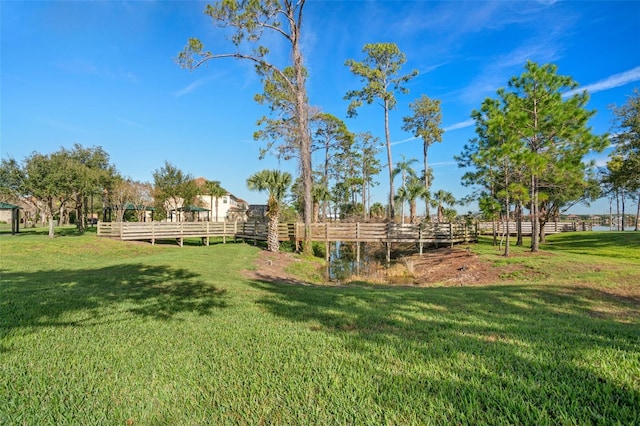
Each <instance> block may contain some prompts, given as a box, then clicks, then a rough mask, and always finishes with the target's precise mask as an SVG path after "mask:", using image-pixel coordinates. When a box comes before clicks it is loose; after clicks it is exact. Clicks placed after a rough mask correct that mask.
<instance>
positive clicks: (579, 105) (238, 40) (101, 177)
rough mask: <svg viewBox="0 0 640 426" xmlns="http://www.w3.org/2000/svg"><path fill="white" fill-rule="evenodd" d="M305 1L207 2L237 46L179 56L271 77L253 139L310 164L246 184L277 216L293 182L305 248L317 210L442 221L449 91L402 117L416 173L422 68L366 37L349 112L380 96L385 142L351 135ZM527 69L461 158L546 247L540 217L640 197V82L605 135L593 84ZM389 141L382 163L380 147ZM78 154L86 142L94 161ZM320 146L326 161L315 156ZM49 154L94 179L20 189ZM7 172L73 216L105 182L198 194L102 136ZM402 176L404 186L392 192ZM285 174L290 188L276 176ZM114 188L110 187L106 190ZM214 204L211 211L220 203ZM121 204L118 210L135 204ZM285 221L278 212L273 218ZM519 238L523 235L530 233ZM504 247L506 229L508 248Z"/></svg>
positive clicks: (324, 216)
mask: <svg viewBox="0 0 640 426" xmlns="http://www.w3.org/2000/svg"><path fill="white" fill-rule="evenodd" d="M304 5H305V1H304V0H297V1H291V0H263V1H252V0H228V1H224V2H219V3H216V4H213V5H208V6H207V7H206V9H205V13H206V14H207V15H208V16H209V17H210V18H211V22H212V23H213V25H215V26H217V27H220V28H223V29H225V31H226V34H227V35H228V38H229V41H230V42H231V45H232V46H233V49H232V50H231V51H230V52H229V53H224V52H222V53H218V52H210V51H208V50H206V49H205V46H204V44H203V43H202V42H201V41H200V39H198V38H190V39H189V40H188V42H187V45H186V46H185V48H184V49H183V50H182V51H181V52H179V53H178V55H177V57H176V58H175V61H176V63H177V64H178V65H180V66H181V67H184V68H186V69H189V70H196V69H198V68H199V67H200V66H201V65H203V64H205V63H207V62H208V61H210V60H217V59H223V58H233V59H238V60H242V61H248V62H250V63H253V64H254V66H255V71H256V73H257V75H258V76H259V77H260V78H261V81H262V93H258V94H256V95H255V98H254V99H255V101H256V102H258V103H259V104H262V105H265V106H267V107H268V109H269V114H268V115H266V116H264V117H261V118H259V119H258V121H257V123H256V127H257V130H256V131H255V133H254V138H255V139H256V140H260V141H262V142H263V143H264V147H263V148H262V149H261V150H260V156H261V157H263V156H265V155H275V156H277V157H278V158H280V159H281V160H283V161H295V162H297V164H298V170H299V171H300V173H299V176H297V177H296V178H295V179H293V178H291V179H289V178H287V177H286V176H285V175H284V174H283V173H280V175H279V176H272V175H275V174H277V173H275V172H277V171H263V172H259V173H257V174H256V175H254V176H252V177H250V178H249V179H248V182H247V183H248V186H249V187H250V188H252V189H256V190H264V191H267V192H268V193H269V194H270V199H269V202H268V205H269V209H270V214H271V215H272V216H271V217H276V218H277V216H278V215H279V214H280V210H281V209H280V207H278V208H276V205H277V206H280V205H281V203H282V201H283V199H282V198H281V197H279V196H277V197H276V200H277V201H278V202H277V203H276V202H275V201H273V200H271V194H275V195H281V194H283V193H285V192H286V190H288V188H289V186H291V187H292V193H293V195H292V200H291V204H292V205H293V206H294V208H296V209H297V210H298V211H299V212H300V213H301V216H302V218H303V220H304V223H305V244H303V248H304V250H310V248H311V244H310V224H311V223H312V222H313V221H318V220H328V219H329V218H337V217H338V216H342V217H344V216H352V217H361V218H362V219H364V220H367V219H371V218H376V219H386V220H396V218H395V215H396V214H397V213H400V214H401V221H402V222H404V221H405V206H408V207H409V209H408V213H409V221H410V222H412V223H416V222H417V221H418V218H417V202H418V201H419V200H423V201H424V202H425V216H426V219H427V220H430V216H431V212H430V208H434V209H436V211H435V213H436V216H435V220H438V221H445V220H453V219H454V218H455V216H456V211H455V209H454V208H453V207H454V205H455V204H456V200H455V198H454V197H453V195H452V194H451V193H448V192H446V191H443V190H432V184H433V171H432V170H431V168H430V167H429V163H428V151H429V148H430V146H432V145H433V144H434V143H437V142H441V141H442V135H443V132H444V131H443V129H442V128H441V103H440V101H439V100H434V99H431V98H429V97H428V96H427V95H425V94H422V95H420V96H419V97H418V98H417V99H416V100H415V101H413V102H411V103H410V104H409V107H410V110H411V114H410V115H409V116H406V117H403V126H402V129H403V130H404V131H407V132H411V133H412V134H413V136H414V137H415V138H417V139H420V140H421V141H422V148H423V150H422V151H423V152H422V157H423V158H422V170H421V171H420V172H417V171H416V170H415V169H414V168H413V166H412V165H413V164H414V163H417V162H418V160H417V159H415V158H410V159H407V158H404V157H403V158H402V159H401V160H400V161H397V162H395V163H394V161H393V155H392V154H393V153H392V143H391V137H390V128H389V114H390V112H391V111H393V110H394V109H395V108H396V106H397V100H396V95H397V94H405V93H408V90H407V89H406V87H405V86H406V83H407V82H409V81H410V80H411V79H413V78H415V77H416V76H417V75H418V72H417V71H416V70H411V71H409V72H403V71H402V67H403V65H404V64H405V62H406V57H405V55H404V54H403V52H402V51H401V50H400V49H399V48H398V46H397V45H395V44H394V43H369V44H366V45H365V46H364V47H363V49H362V53H363V58H362V59H361V60H359V61H358V60H355V59H348V60H346V62H345V66H347V67H348V68H349V70H350V71H351V72H352V73H353V75H354V76H355V77H357V78H359V80H360V83H361V86H360V87H359V88H355V89H352V90H349V91H348V92H347V93H346V94H345V96H344V98H345V100H348V101H350V103H349V105H348V108H347V111H346V115H347V117H349V118H355V117H357V112H358V110H359V109H360V108H363V107H364V106H365V105H370V104H376V105H378V106H380V107H381V109H382V119H381V124H382V126H381V127H383V129H384V141H382V142H381V141H380V140H379V139H378V138H377V137H375V136H374V133H373V132H372V131H367V132H363V133H360V134H354V133H352V132H350V131H349V130H348V126H347V124H346V123H345V122H344V121H343V120H341V119H339V118H338V117H336V116H335V115H332V114H330V113H327V112H324V111H322V109H321V108H319V107H317V106H312V105H311V103H310V101H309V99H308V96H307V89H306V81H307V78H308V70H307V69H306V68H305V66H304V57H303V53H302V50H301V48H300V40H301V35H302V31H303V25H302V23H303V9H304ZM267 33H270V34H271V35H275V36H277V37H281V38H282V39H284V40H285V41H286V43H287V45H288V46H289V53H290V55H289V60H288V61H286V62H285V63H284V64H275V63H274V62H271V61H270V59H269V46H268V45H266V43H267V41H266V40H268V41H270V42H273V40H274V38H273V37H264V34H267ZM263 38H264V40H265V42H263ZM524 68H525V69H524V72H523V73H522V74H521V75H520V76H515V77H513V78H512V79H511V80H509V81H508V83H507V87H506V88H503V89H500V90H498V91H497V92H496V97H495V98H487V99H486V100H485V101H484V102H483V103H482V104H481V106H480V108H479V109H477V110H474V111H473V112H472V118H473V120H474V122H475V130H476V137H475V138H473V139H472V140H470V141H469V143H468V144H467V145H466V146H465V148H464V150H463V152H462V153H460V154H459V155H457V156H456V157H455V158H456V160H457V161H458V164H459V166H460V167H464V168H467V169H469V171H467V172H466V173H465V175H464V177H463V184H464V185H467V186H470V187H473V188H474V189H475V190H474V192H473V193H472V194H471V195H470V196H469V197H467V198H466V199H465V200H462V201H463V202H466V201H469V200H472V199H473V200H476V201H477V202H478V205H479V207H480V210H481V212H482V214H483V215H484V217H486V218H490V219H491V220H494V221H498V220H503V221H506V222H507V223H509V220H510V219H513V220H515V221H516V222H517V223H521V221H522V220H523V218H524V217H525V214H524V212H525V210H526V211H528V213H529V214H528V216H529V220H530V221H531V224H532V228H533V230H534V236H535V237H534V238H532V243H531V249H532V251H538V249H539V244H540V243H541V242H544V223H545V222H547V221H549V220H553V219H554V218H557V217H558V215H559V213H560V212H562V211H564V210H566V209H567V208H568V207H570V206H571V205H574V204H575V203H577V202H585V201H589V200H593V199H595V198H598V197H600V196H602V195H603V194H605V195H610V197H611V199H612V200H613V199H614V198H615V199H616V200H618V201H617V203H618V204H620V203H622V206H623V207H622V208H623V211H624V200H625V199H630V198H631V199H636V198H638V201H639V204H638V209H640V197H639V195H638V192H639V191H640V188H639V186H640V185H639V183H638V176H640V166H639V165H638V150H639V148H638V130H637V126H638V92H637V90H636V91H635V92H634V93H633V95H632V96H630V98H629V100H628V102H627V103H626V104H625V105H624V106H623V107H619V108H615V109H614V115H615V117H616V120H617V121H616V128H615V132H614V133H613V134H612V135H595V134H594V133H593V131H592V129H591V128H590V127H589V126H588V121H589V119H590V118H591V117H592V116H593V115H594V114H595V111H589V110H588V109H587V108H586V106H587V102H588V99H589V95H588V93H587V92H586V91H579V90H578V88H577V83H576V82H575V81H574V80H573V79H572V78H571V77H569V76H563V75H559V74H558V73H557V67H556V66H555V65H553V64H543V65H539V64H537V63H534V62H527V63H526V64H525V67H524ZM611 143H613V144H615V146H616V148H615V151H614V155H613V157H612V158H611V161H610V162H609V163H608V164H607V167H606V168H602V169H601V170H600V171H597V170H596V168H595V167H594V164H593V163H590V162H586V161H584V158H585V155H586V154H588V153H590V152H600V151H602V150H603V149H605V148H606V147H607V146H608V145H609V144H611ZM383 148H385V151H386V164H382V162H381V161H380V160H379V159H378V158H379V155H378V154H379V152H380V151H381V150H382V149H383ZM82 152H85V154H84V156H85V157H86V158H85V159H84V160H82V159H81V157H83V154H82ZM94 157H95V158H94ZM65 158H66V160H65ZM312 158H316V159H319V161H318V162H317V163H318V164H316V165H315V167H314V165H313V162H312ZM89 159H91V161H89ZM100 159H101V161H102V162H100V161H99V160H100ZM45 160H46V161H50V162H51V167H53V168H54V169H58V170H65V169H64V168H59V166H58V164H59V163H60V162H64V161H71V162H74V163H73V164H74V165H73V167H71V168H69V169H68V170H69V171H71V170H79V172H78V173H86V174H87V175H86V176H87V177H86V181H87V182H88V183H86V185H85V184H82V185H80V184H75V186H74V185H68V184H60V185H59V188H58V189H56V191H58V192H56V193H55V194H54V192H52V191H51V190H50V189H47V190H45V191H44V192H40V191H41V190H40V189H36V188H35V187H33V186H32V187H30V188H29V189H27V187H28V185H27V186H26V187H23V188H21V189H19V190H18V189H16V188H17V187H18V186H19V185H18V184H17V183H15V182H19V181H20V177H21V175H24V178H25V179H24V182H32V183H33V182H36V181H38V180H37V179H35V178H34V179H32V178H30V175H31V174H33V175H34V176H36V175H37V174H38V173H39V172H38V168H37V167H36V165H37V164H38V162H40V163H42V161H45ZM83 161H85V162H83ZM105 161H106V163H105ZM54 164H55V165H54ZM78 164H81V165H82V166H78ZM383 168H386V170H387V174H388V185H389V189H388V199H387V200H386V202H385V204H382V203H379V202H375V203H372V199H371V195H370V194H371V188H372V187H374V186H376V185H378V184H379V182H378V181H377V177H378V175H379V174H380V173H382V170H383ZM85 169H86V170H85ZM2 173H3V175H2V187H3V188H4V189H3V191H4V192H5V193H6V192H8V193H11V192H12V191H14V193H20V192H21V193H22V194H27V193H29V194H30V196H32V197H34V198H35V199H38V200H39V201H38V202H39V203H40V204H41V205H42V206H41V207H42V211H44V212H45V214H46V215H47V216H49V217H51V218H52V217H53V215H54V212H53V208H54V205H55V206H57V208H59V209H62V207H61V206H62V205H65V206H73V209H74V210H75V211H76V215H77V217H78V218H82V215H83V207H86V200H85V199H86V197H87V194H95V193H96V192H99V191H100V190H102V191H103V192H102V194H103V195H104V194H109V197H112V200H106V199H105V202H106V201H110V202H113V201H115V205H121V204H122V203H123V202H124V200H125V199H130V200H134V202H131V204H132V205H134V206H136V208H137V207H140V208H145V206H148V205H150V203H151V202H152V200H154V201H153V202H154V203H155V204H154V205H155V207H156V208H157V209H158V211H157V212H156V214H157V215H161V214H162V212H163V209H166V208H167V207H166V206H172V205H173V206H174V207H175V206H177V205H178V204H179V202H181V201H182V202H184V201H185V200H191V199H193V196H194V194H195V192H198V191H200V192H202V189H198V188H196V187H194V186H193V184H192V181H193V178H192V177H191V176H190V175H188V174H186V173H184V172H182V171H180V170H178V169H177V168H175V166H173V165H171V164H169V163H165V165H164V167H162V168H161V169H159V170H156V171H155V172H154V174H153V176H154V185H153V186H151V185H150V184H145V183H140V182H133V181H131V180H130V179H124V178H121V177H117V174H116V173H115V168H113V166H111V165H109V164H108V155H106V153H105V152H104V150H102V148H99V147H98V148H83V147H81V146H79V145H76V146H75V147H74V149H73V150H65V149H62V150H61V151H60V152H56V153H54V154H50V155H49V156H43V155H42V154H36V153H34V154H33V155H32V156H30V157H29V158H27V159H26V160H25V162H24V167H21V165H20V164H19V163H17V162H15V161H14V160H7V161H5V160H3V164H2ZM260 173H262V174H260ZM63 174H64V173H63ZM258 175H259V176H258ZM270 175H271V176H270ZM79 176H80V175H79ZM269 176H270V177H269ZM258 177H260V178H261V179H264V180H265V182H271V184H273V185H275V183H276V182H277V183H278V184H277V185H276V187H271V186H270V185H271V184H267V183H265V184H258V183H257V181H256V179H257V178H258ZM267 177H269V178H268V179H267ZM276 177H277V179H275V178H276ZM397 177H399V178H400V180H401V186H400V187H399V188H398V189H397V190H396V188H395V187H394V180H395V179H396V178H397ZM55 179H56V174H51V175H50V176H49V175H48V176H47V179H44V180H42V182H45V181H50V180H54V181H55ZM78 179H80V180H82V179H83V178H81V177H78ZM274 179H275V180H274ZM62 180H64V179H62ZM68 180H69V181H73V180H74V179H71V178H70V179H68ZM38 182H41V181H38ZM263 183H264V182H263ZM284 183H286V185H285V186H286V188H285V191H284V192H283V191H281V190H280V189H281V188H280V186H281V185H282V184H284ZM65 185H67V186H66V187H65ZM51 186H52V185H49V186H48V188H50V187H51ZM53 186H56V185H53ZM107 187H109V190H107V191H105V189H106V188H107ZM16 191H17V192H16ZM206 191H208V192H207V193H208V194H210V195H212V197H211V200H213V199H215V200H216V201H217V199H218V198H219V197H218V196H217V195H215V194H217V193H218V192H220V191H224V189H223V188H222V187H221V186H220V183H219V182H216V181H213V182H209V183H207V186H206ZM132 194H136V195H132ZM54 199H55V200H57V204H56V203H54ZM40 204H39V205H40ZM210 207H211V210H213V206H210ZM60 211H61V210H60ZM124 211H125V210H123V211H122V212H120V213H121V214H125V213H124ZM639 212H640V210H639ZM139 214H140V213H139ZM275 221H276V223H277V219H276V220H275ZM79 222H81V223H83V222H85V221H84V220H80V221H79ZM636 222H637V221H636ZM507 234H508V233H507ZM516 243H517V244H522V238H521V234H519V237H518V240H517V241H516ZM508 247H509V242H508V240H507V244H506V246H505V254H506V255H508Z"/></svg>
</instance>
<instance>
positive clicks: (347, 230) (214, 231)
mask: <svg viewBox="0 0 640 426" xmlns="http://www.w3.org/2000/svg"><path fill="white" fill-rule="evenodd" d="M267 232H268V229H267V224H266V223H264V222H235V223H225V222H100V223H98V235H99V236H101V237H109V238H117V239H121V240H150V241H151V242H152V243H155V241H156V240H160V239H177V240H178V243H179V244H180V245H182V244H183V240H184V238H194V237H196V238H202V239H203V242H204V243H205V244H209V238H211V237H222V238H223V239H225V240H226V238H241V239H248V240H254V241H258V240H266V239H267ZM278 238H279V240H280V241H295V242H299V241H302V240H303V238H304V224H302V223H299V222H298V223H280V224H279V228H278ZM311 239H312V240H313V241H324V242H333V241H343V242H387V243H397V242H406V243H419V244H420V245H421V246H422V244H423V243H435V244H436V245H438V244H454V243H461V242H469V241H474V240H476V239H477V230H476V228H475V227H469V226H467V225H465V224H457V223H442V224H420V225H409V224H407V225H401V224H396V223H358V222H355V223H341V222H327V223H314V224H312V225H311Z"/></svg>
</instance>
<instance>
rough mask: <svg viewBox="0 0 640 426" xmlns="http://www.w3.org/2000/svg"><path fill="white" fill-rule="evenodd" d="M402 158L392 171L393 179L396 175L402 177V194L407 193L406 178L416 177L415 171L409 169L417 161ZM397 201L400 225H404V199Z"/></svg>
mask: <svg viewBox="0 0 640 426" xmlns="http://www.w3.org/2000/svg"><path fill="white" fill-rule="evenodd" d="M401 156H402V161H398V163H397V164H396V167H395V169H393V172H392V175H393V177H394V178H395V177H396V176H397V175H398V174H400V175H401V177H402V187H401V188H402V190H403V191H402V192H403V193H406V191H407V178H413V177H416V171H415V170H413V168H412V167H411V165H412V164H413V163H416V162H417V161H418V160H416V159H415V158H412V159H410V160H407V159H405V156H404V155H401ZM399 193H400V191H398V194H399ZM396 198H397V197H396ZM398 200H399V201H401V202H402V223H404V201H405V200H404V199H398Z"/></svg>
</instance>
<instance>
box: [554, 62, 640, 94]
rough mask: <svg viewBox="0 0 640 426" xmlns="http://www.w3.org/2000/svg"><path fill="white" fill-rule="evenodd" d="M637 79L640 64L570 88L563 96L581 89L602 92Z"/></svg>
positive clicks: (639, 74) (639, 78)
mask: <svg viewBox="0 0 640 426" xmlns="http://www.w3.org/2000/svg"><path fill="white" fill-rule="evenodd" d="M638 80H640V66H637V67H635V68H632V69H630V70H628V71H625V72H621V73H619V74H614V75H612V76H609V77H607V78H605V79H603V80H600V81H597V82H595V83H593V84H588V85H586V86H583V87H580V88H577V89H574V90H570V91H568V92H567V93H566V94H565V95H564V96H571V95H573V94H575V93H581V92H582V91H583V90H586V91H588V92H589V93H597V92H602V91H605V90H609V89H613V88H616V87H620V86H624V85H626V84H629V83H632V82H634V81H638Z"/></svg>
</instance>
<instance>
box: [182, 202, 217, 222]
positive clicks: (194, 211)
mask: <svg viewBox="0 0 640 426" xmlns="http://www.w3.org/2000/svg"><path fill="white" fill-rule="evenodd" d="M175 210H176V211H178V212H184V213H191V214H193V218H194V219H195V217H196V215H197V216H198V221H199V220H200V213H204V212H207V220H209V214H210V212H211V210H209V209H205V208H204V207H198V206H193V205H191V206H184V207H179V208H177V209H175Z"/></svg>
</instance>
